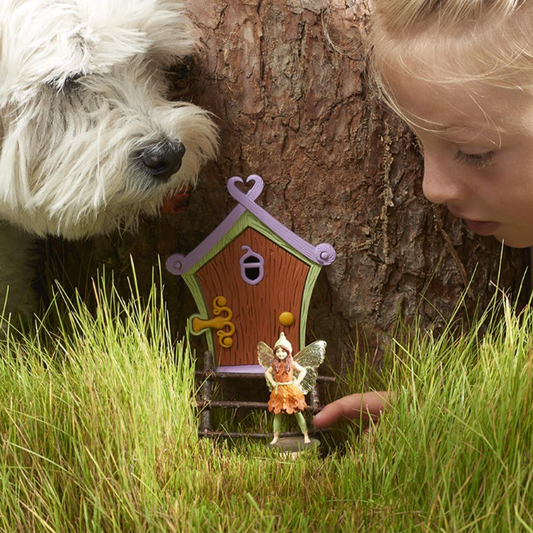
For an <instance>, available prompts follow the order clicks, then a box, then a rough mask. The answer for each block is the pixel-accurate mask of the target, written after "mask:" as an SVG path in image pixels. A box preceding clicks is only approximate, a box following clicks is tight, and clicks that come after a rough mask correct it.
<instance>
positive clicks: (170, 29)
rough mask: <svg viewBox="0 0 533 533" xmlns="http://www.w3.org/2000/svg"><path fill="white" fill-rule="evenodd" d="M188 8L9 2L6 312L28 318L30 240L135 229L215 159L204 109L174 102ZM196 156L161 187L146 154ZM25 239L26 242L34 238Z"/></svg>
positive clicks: (3, 239) (2, 73)
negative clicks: (142, 160) (176, 150)
mask: <svg viewBox="0 0 533 533" xmlns="http://www.w3.org/2000/svg"><path fill="white" fill-rule="evenodd" d="M191 35H192V33H191V28H190V22H189V19H188V18H187V16H186V14H185V12H184V8H183V4H182V2H181V1H180V0H0V301H3V299H4V298H3V297H4V295H5V294H6V292H7V291H8V287H9V292H10V294H9V299H8V301H9V304H8V305H9V310H18V311H20V310H22V311H26V312H27V311H28V309H29V308H31V306H32V305H33V301H32V300H33V297H32V296H31V293H30V292H29V291H28V283H29V280H30V279H31V274H30V269H29V267H28V262H29V259H30V256H31V244H30V237H29V236H39V237H45V236H47V235H59V236H62V237H65V238H69V239H73V238H80V237H86V236H90V235H94V234H97V233H102V232H107V231H110V230H112V229H115V228H117V227H131V226H132V225H135V223H136V221H137V220H138V216H139V215H140V214H141V213H147V214H155V213H157V211H158V209H159V207H160V205H161V203H162V200H163V198H164V197H165V196H166V195H167V194H169V193H170V192H171V191H172V190H175V189H178V188H180V187H183V186H184V185H186V184H187V183H190V182H192V181H194V180H195V178H196V176H197V174H198V171H199V169H200V167H201V166H202V164H203V163H205V162H206V161H207V160H209V159H211V158H213V157H214V155H215V151H216V142H217V131H216V127H215V125H214V123H213V122H212V121H211V119H210V117H209V115H208V114H207V113H206V112H205V111H203V110H201V109H200V108H198V107H196V106H194V105H192V104H189V103H184V102H178V103H175V102H170V101H169V100H168V99H167V90H168V86H167V82H166V79H165V76H164V72H165V70H166V69H168V68H170V67H171V66H172V65H173V64H175V63H176V62H177V61H179V60H180V58H183V57H184V56H186V55H189V54H190V53H191V52H192V51H193V47H194V45H195V42H194V39H193V38H192V37H191ZM164 140H170V141H172V142H179V143H182V144H183V145H184V146H185V148H186V152H185V155H184V158H183V164H182V167H181V169H180V170H179V172H178V173H177V174H175V175H174V176H173V177H172V178H171V179H170V181H168V182H167V183H160V182H158V180H155V179H154V178H153V176H149V175H147V174H146V172H143V170H142V168H140V167H139V165H138V162H137V161H135V157H134V154H135V153H138V151H139V150H140V149H142V147H144V146H146V145H147V144H150V143H152V144H156V143H158V142H162V141H164ZM24 234H25V235H24Z"/></svg>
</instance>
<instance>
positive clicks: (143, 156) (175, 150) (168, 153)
mask: <svg viewBox="0 0 533 533" xmlns="http://www.w3.org/2000/svg"><path fill="white" fill-rule="evenodd" d="M184 154H185V146H183V144H181V143H171V142H170V141H166V142H164V143H157V144H156V145H153V146H149V147H147V148H145V149H144V150H142V151H141V152H140V154H139V159H140V161H141V163H142V165H143V167H144V168H145V170H147V171H148V172H149V173H150V174H151V175H152V176H153V177H154V178H157V179H158V180H160V181H163V182H164V181H168V180H169V179H170V177H171V176H172V175H174V174H176V172H177V171H178V170H179V169H180V168H181V163H182V161H183V155H184Z"/></svg>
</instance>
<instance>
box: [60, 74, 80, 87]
mask: <svg viewBox="0 0 533 533" xmlns="http://www.w3.org/2000/svg"><path fill="white" fill-rule="evenodd" d="M80 78H83V74H82V73H81V72H78V73H76V74H72V76H69V77H68V78H65V81H64V82H63V88H64V89H69V88H70V87H73V86H74V85H76V82H77V81H78V80H79V79H80Z"/></svg>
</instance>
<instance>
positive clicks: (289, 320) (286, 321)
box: [279, 311, 294, 326]
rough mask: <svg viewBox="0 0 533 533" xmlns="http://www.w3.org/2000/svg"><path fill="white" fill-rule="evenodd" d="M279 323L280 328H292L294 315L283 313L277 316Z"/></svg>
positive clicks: (287, 312)
mask: <svg viewBox="0 0 533 533" xmlns="http://www.w3.org/2000/svg"><path fill="white" fill-rule="evenodd" d="M279 321H280V323H281V325H282V326H292V325H293V324H294V315H293V314H292V313H289V311H285V312H284V313H281V315H279Z"/></svg>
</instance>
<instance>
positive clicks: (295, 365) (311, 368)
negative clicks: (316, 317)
mask: <svg viewBox="0 0 533 533" xmlns="http://www.w3.org/2000/svg"><path fill="white" fill-rule="evenodd" d="M325 354H326V343H325V342H324V341H316V342H313V343H312V344H310V345H309V346H306V347H305V348H304V349H303V350H301V351H300V352H298V353H297V354H296V355H295V356H294V357H293V356H292V345H291V343H290V342H289V340H288V339H287V337H285V333H283V332H282V333H281V335H280V337H279V339H278V341H277V342H276V344H275V345H274V350H272V348H270V346H268V344H266V343H264V342H260V343H259V344H258V345H257V355H258V359H259V364H260V365H261V366H262V367H263V368H264V369H265V379H266V382H267V385H268V388H269V390H270V391H271V393H270V400H269V402H268V410H269V411H270V412H271V413H274V438H273V439H272V442H271V443H270V444H276V443H277V442H278V441H279V434H280V430H281V414H282V413H286V414H289V415H292V414H294V415H296V420H297V421H298V425H299V426H300V430H301V432H302V433H303V436H304V443H306V444H309V443H310V442H311V439H310V438H309V433H308V431H307V424H306V422H305V418H304V416H303V414H302V411H305V409H306V408H307V404H306V403H305V398H304V395H305V394H307V393H308V392H309V391H310V390H311V389H312V388H313V387H314V386H315V383H316V379H317V376H318V372H317V369H318V367H319V366H320V364H322V362H323V361H324V356H325ZM295 372H296V373H297V375H296V377H295Z"/></svg>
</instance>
